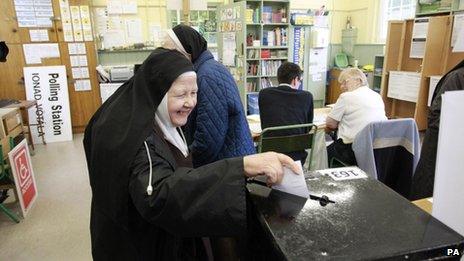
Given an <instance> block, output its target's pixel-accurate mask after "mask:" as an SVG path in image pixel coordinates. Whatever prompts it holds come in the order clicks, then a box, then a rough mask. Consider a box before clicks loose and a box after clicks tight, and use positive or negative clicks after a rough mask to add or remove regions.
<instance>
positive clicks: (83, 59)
mask: <svg viewBox="0 0 464 261" xmlns="http://www.w3.org/2000/svg"><path fill="white" fill-rule="evenodd" d="M78 58H79V65H80V66H87V56H85V55H79V56H78Z"/></svg>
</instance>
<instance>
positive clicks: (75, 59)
mask: <svg viewBox="0 0 464 261" xmlns="http://www.w3.org/2000/svg"><path fill="white" fill-rule="evenodd" d="M69 59H70V60H71V67H79V56H76V55H71V56H69Z"/></svg>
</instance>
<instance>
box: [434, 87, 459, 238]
mask: <svg viewBox="0 0 464 261" xmlns="http://www.w3.org/2000/svg"><path fill="white" fill-rule="evenodd" d="M463 111H464V91H450V92H446V93H444V94H443V96H442V107H441V118H440V134H439V135H438V150H437V166H436V169H435V186H434V191H433V210H432V215H433V216H434V217H436V218H437V219H439V220H440V221H441V222H443V223H445V224H446V225H447V226H449V227H451V228H452V229H454V230H456V231H457V232H458V233H460V234H461V235H464V160H463V159H464V139H463V138H462V135H460V134H461V133H464V121H463V118H462V112H463Z"/></svg>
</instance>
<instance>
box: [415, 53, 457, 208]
mask: <svg viewBox="0 0 464 261" xmlns="http://www.w3.org/2000/svg"><path fill="white" fill-rule="evenodd" d="M459 90H464V60H462V61H461V62H460V63H458V64H457V65H456V66H455V67H454V68H453V69H451V70H450V71H449V72H448V73H446V74H445V75H444V76H443V77H441V79H440V81H438V83H437V86H436V88H435V91H434V93H433V96H432V104H431V105H430V108H429V114H428V116H427V124H428V126H427V130H426V131H425V136H424V141H423V142H422V150H421V154H420V159H419V163H417V167H416V171H415V173H414V176H413V180H412V189H411V200H417V199H422V198H428V197H432V196H433V186H434V183H435V166H436V162H437V148H438V133H439V130H440V115H441V95H442V94H443V93H445V92H447V91H459Z"/></svg>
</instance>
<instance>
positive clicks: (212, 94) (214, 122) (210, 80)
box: [186, 51, 256, 167]
mask: <svg viewBox="0 0 464 261" xmlns="http://www.w3.org/2000/svg"><path fill="white" fill-rule="evenodd" d="M194 67H195V71H196V72H197V83H198V96H197V106H196V108H195V110H194V111H193V112H192V114H191V115H190V117H189V121H188V123H187V126H186V134H187V139H188V141H189V144H190V151H191V152H192V156H193V165H194V167H198V166H202V165H205V164H208V163H211V162H215V161H217V160H220V159H225V158H232V157H238V156H245V155H249V154H254V153H255V152H256V150H255V148H254V146H253V140H252V138H251V133H250V129H249V127H248V122H247V120H246V115H245V112H244V109H243V105H242V102H241V101H240V95H239V92H238V88H237V85H236V84H235V81H234V79H233V77H232V75H231V74H230V72H229V71H228V70H227V68H226V67H224V66H223V65H222V64H220V63H219V62H217V61H216V60H214V58H213V55H212V54H211V52H210V51H205V52H203V53H202V54H201V55H200V57H199V58H198V59H197V60H196V61H195V63H194Z"/></svg>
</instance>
